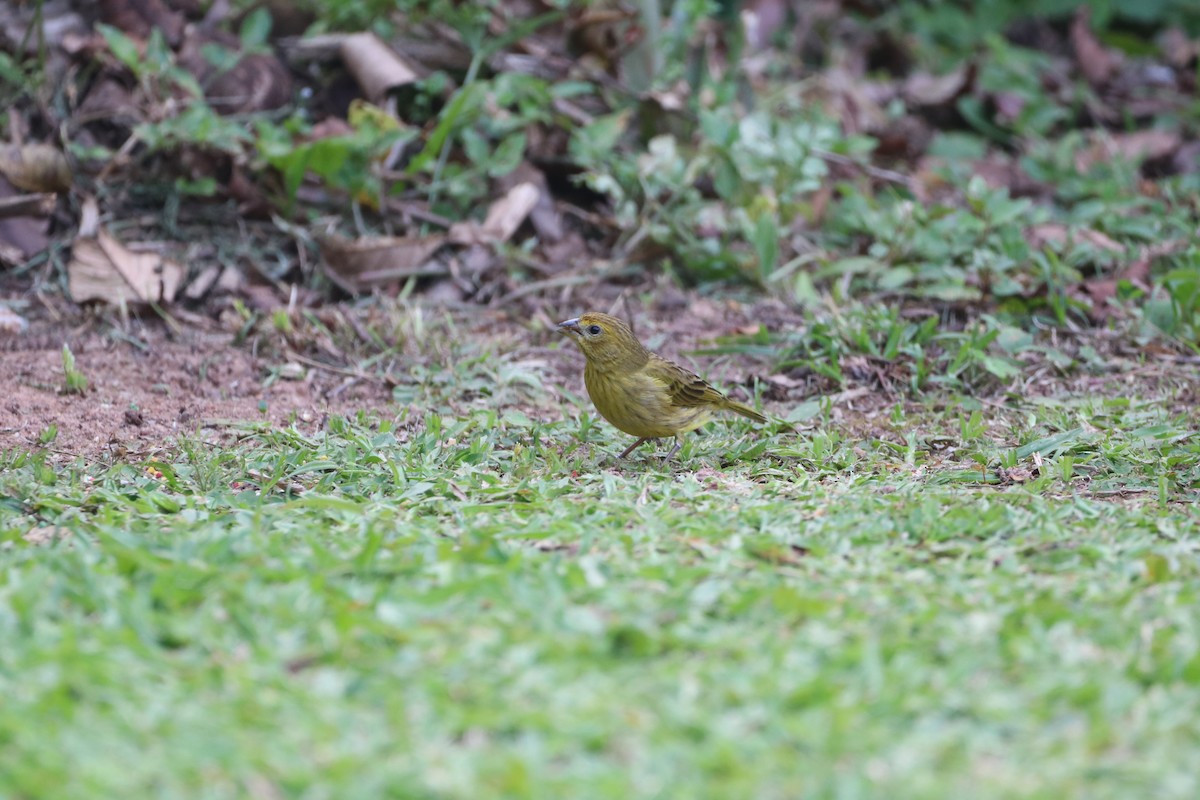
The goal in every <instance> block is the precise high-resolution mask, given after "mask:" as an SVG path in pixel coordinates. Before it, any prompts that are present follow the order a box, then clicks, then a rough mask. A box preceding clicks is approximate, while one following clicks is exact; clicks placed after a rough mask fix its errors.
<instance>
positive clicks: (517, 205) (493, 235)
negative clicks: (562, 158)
mask: <svg viewBox="0 0 1200 800" xmlns="http://www.w3.org/2000/svg"><path fill="white" fill-rule="evenodd" d="M540 196H541V192H539V191H538V188H537V187H536V186H534V185H533V184H532V183H518V184H517V185H516V186H514V187H513V188H511V189H509V190H508V192H507V193H506V194H505V195H504V196H503V197H501V198H500V199H498V200H496V201H495V202H494V203H492V205H491V206H490V207H489V208H488V213H487V217H486V218H485V219H484V221H483V224H482V225H481V224H479V223H477V222H456V223H454V225H452V226H450V235H449V240H450V241H451V242H452V243H454V244H461V245H468V244H496V243H500V242H507V241H508V240H509V239H511V238H512V236H513V234H514V233H516V232H517V229H518V228H520V227H521V223H522V222H524V221H525V218H526V217H528V216H529V212H531V211H533V208H534V206H536V205H537V202H538V198H539V197H540Z"/></svg>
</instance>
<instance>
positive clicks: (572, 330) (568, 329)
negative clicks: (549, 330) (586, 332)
mask: <svg viewBox="0 0 1200 800" xmlns="http://www.w3.org/2000/svg"><path fill="white" fill-rule="evenodd" d="M555 330H557V331H558V332H559V333H562V334H566V335H567V336H582V335H583V328H581V327H579V317H576V318H575V319H568V320H565V321H563V322H560V323H558V325H557V326H556V327H555Z"/></svg>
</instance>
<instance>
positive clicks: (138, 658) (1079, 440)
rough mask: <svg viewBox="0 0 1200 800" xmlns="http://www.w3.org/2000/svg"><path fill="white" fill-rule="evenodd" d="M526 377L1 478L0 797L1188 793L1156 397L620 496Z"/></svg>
mask: <svg viewBox="0 0 1200 800" xmlns="http://www.w3.org/2000/svg"><path fill="white" fill-rule="evenodd" d="M479 347H481V348H486V345H482V344H481V345H479ZM479 353H480V354H486V349H482V350H480V351H479ZM522 363H524V362H519V361H513V360H512V359H510V358H509V357H507V356H505V354H503V353H494V354H491V355H490V357H488V358H486V359H476V358H465V359H463V361H462V362H461V365H460V366H459V368H458V369H457V370H455V372H454V380H455V381H457V383H455V384H454V385H455V386H463V385H475V384H478V383H479V382H480V381H481V380H482V379H481V378H480V375H483V374H487V375H493V376H494V375H501V374H503V375H509V376H510V377H512V376H513V375H516V376H517V377H516V378H515V379H513V380H510V381H508V382H507V383H505V382H496V381H495V380H494V378H493V379H488V380H491V381H492V383H493V385H494V386H495V394H494V396H493V397H492V398H490V399H489V398H479V399H477V400H476V401H475V402H473V403H468V404H458V405H455V403H454V402H453V401H452V400H447V399H446V398H447V397H452V396H455V392H454V391H450V392H447V387H446V383H445V380H446V379H445V377H444V376H443V379H441V380H440V381H434V380H433V379H432V378H430V377H428V376H426V377H425V378H421V377H420V375H418V379H415V380H414V382H413V383H411V384H409V385H407V386H405V387H401V390H398V394H403V395H404V397H405V399H406V400H408V401H410V402H411V403H412V405H410V406H409V407H408V408H409V409H410V410H408V411H401V412H400V413H399V415H398V416H389V415H387V414H381V415H366V414H364V415H362V416H361V417H360V418H357V419H345V418H341V417H335V418H333V419H331V420H329V422H328V425H327V426H326V429H325V430H324V431H322V432H309V433H305V432H301V430H300V429H298V428H293V429H287V428H280V427H274V428H272V427H268V426H260V427H253V426H251V427H245V428H242V429H240V433H239V436H238V441H237V442H236V443H234V444H232V445H231V444H228V443H226V444H214V443H212V442H205V441H203V440H201V439H200V438H199V437H196V438H185V439H184V440H182V441H181V442H180V444H179V447H178V449H177V450H175V451H172V452H174V456H173V457H171V458H167V459H164V460H161V461H157V462H152V463H148V464H147V463H113V464H107V465H106V464H96V463H84V462H76V463H74V464H71V465H68V466H65V467H64V466H62V465H60V464H57V463H55V462H54V461H52V460H51V458H50V456H49V455H48V454H47V453H46V452H45V451H40V452H33V453H17V452H9V453H8V454H6V455H4V463H3V467H4V469H3V470H2V471H0V541H2V542H3V549H2V550H0V639H2V640H3V641H4V646H3V647H2V648H0V696H3V697H4V698H5V701H4V712H3V713H2V714H0V745H2V746H0V775H4V776H6V778H5V782H4V785H5V792H4V794H5V795H6V796H8V797H14V798H33V797H38V798H55V797H71V798H81V797H113V796H122V795H124V796H161V797H172V796H185V797H213V798H217V797H264V798H274V797H306V798H307V797H313V798H315V797H385V796H387V797H459V798H473V797H531V798H536V797H546V798H557V797H688V798H694V797H755V798H770V797H776V798H792V797H800V796H811V797H826V796H828V797H890V798H896V797H913V798H918V797H919V798H926V797H959V796H972V797H1013V796H1020V797H1047V798H1049V797H1055V798H1059V797H1085V796H1086V797H1130V796H1141V797H1150V796H1154V797H1181V798H1182V797H1192V796H1195V794H1196V793H1197V791H1200V785H1198V784H1200V780H1198V778H1197V772H1196V770H1195V768H1194V763H1193V762H1194V755H1195V753H1196V751H1197V747H1198V746H1200V722H1198V721H1197V720H1200V610H1198V609H1200V603H1198V600H1200V597H1198V596H1197V595H1198V590H1197V586H1200V583H1198V582H1197V572H1198V570H1197V566H1196V564H1197V561H1196V549H1197V542H1198V540H1197V538H1196V535H1195V529H1196V524H1197V514H1196V511H1195V507H1194V500H1195V496H1196V492H1195V486H1196V485H1197V482H1198V481H1200V448H1198V447H1197V444H1196V441H1195V437H1194V430H1195V418H1194V414H1192V413H1190V412H1189V410H1188V409H1189V408H1190V406H1189V405H1188V402H1189V401H1188V400H1187V398H1188V396H1189V395H1187V391H1189V390H1190V389H1189V388H1188V382H1187V381H1183V382H1176V384H1175V385H1172V384H1171V383H1170V382H1160V383H1158V384H1155V383H1151V382H1143V383H1138V384H1134V385H1132V386H1127V387H1126V388H1125V390H1124V391H1123V392H1122V396H1117V395H1116V393H1115V392H1111V391H1110V392H1109V393H1108V394H1107V396H1105V395H1103V394H1097V393H1091V394H1089V395H1088V396H1086V397H1084V396H1082V395H1072V394H1070V393H1066V392H1059V393H1057V394H1055V395H1053V396H1051V397H1049V398H1047V399H1042V400H1034V399H1030V400H1025V401H1020V402H1016V401H1004V400H999V401H990V400H989V401H988V403H986V404H984V405H982V406H981V408H983V413H982V414H980V413H979V412H972V411H970V410H969V409H967V410H964V409H963V407H962V405H961V404H960V403H958V402H957V401H954V400H953V398H951V397H950V396H948V395H937V394H925V395H920V396H917V397H916V398H910V399H908V400H902V401H897V404H896V406H895V408H893V409H891V410H889V411H885V412H884V413H881V414H879V415H878V416H877V418H874V419H873V420H872V421H871V422H870V423H869V424H865V423H861V421H860V423H858V424H850V423H849V422H848V421H847V420H848V419H849V418H847V417H841V416H838V415H837V414H836V413H834V412H836V409H831V408H830V407H829V406H828V405H826V406H825V407H824V409H823V410H822V409H820V408H817V409H813V408H809V411H811V412H812V413H811V414H807V413H793V418H795V417H805V418H804V419H798V420H797V425H798V429H797V430H796V431H788V430H787V429H786V427H785V426H783V425H775V424H773V425H771V426H767V427H766V428H765V429H759V430H756V429H754V428H753V427H752V426H750V425H749V424H747V423H745V421H743V420H735V421H731V422H727V423H726V422H722V423H720V424H717V425H714V426H710V428H709V429H708V430H707V431H706V433H705V435H703V436H700V437H696V438H695V439H693V440H692V441H691V442H690V443H689V446H688V447H686V448H685V449H684V451H683V453H682V454H681V456H680V458H679V460H678V462H676V463H674V464H670V465H663V464H661V463H660V462H658V461H657V460H656V459H654V458H652V452H651V451H650V450H649V449H647V450H646V451H645V452H640V453H639V454H637V455H636V456H635V457H633V458H632V459H630V460H629V461H628V462H625V463H621V464H615V463H613V462H612V459H611V455H606V454H612V453H615V452H618V451H619V449H620V448H622V447H623V446H624V444H625V443H626V442H625V438H624V437H623V436H621V435H620V434H617V433H616V432H615V431H613V430H612V429H611V428H610V427H609V426H607V425H606V424H604V423H602V422H597V420H596V419H595V417H594V416H593V415H592V414H591V413H590V412H591V410H590V407H589V406H587V405H586V401H584V405H582V406H580V407H579V408H573V407H570V406H569V405H568V406H566V407H562V406H560V403H561V400H560V398H561V397H562V396H563V395H562V393H561V392H560V390H559V389H558V388H557V387H555V386H554V385H553V383H550V384H547V385H546V386H530V381H527V380H523V379H521V378H520V375H521V374H523V373H522V371H521V370H522V369H524V367H522V366H521V364H522ZM422 374H423V373H422ZM484 383H487V380H484ZM565 388H566V389H567V390H572V389H573V390H575V391H578V386H577V385H572V384H567V385H566V386H565ZM458 396H461V394H459V395H458ZM517 400H519V401H520V402H516V401H517ZM510 401H513V402H510ZM492 403H497V404H498V405H499V406H500V407H501V408H502V409H503V410H501V411H491V410H488V408H487V406H488V405H490V404H492ZM522 404H524V407H525V408H526V409H527V410H528V412H529V413H524V412H522V411H521V410H520V408H521V406H522ZM556 406H557V407H560V408H562V412H563V415H564V417H565V419H564V420H562V421H547V422H539V421H538V420H540V419H551V418H552V417H554V416H555V415H554V414H549V415H547V414H544V413H541V412H539V411H537V409H539V408H547V407H551V408H552V407H556ZM417 408H426V409H430V410H428V411H416V410H413V409H417ZM773 410H774V411H776V412H777V413H786V412H787V409H781V408H774V409H773Z"/></svg>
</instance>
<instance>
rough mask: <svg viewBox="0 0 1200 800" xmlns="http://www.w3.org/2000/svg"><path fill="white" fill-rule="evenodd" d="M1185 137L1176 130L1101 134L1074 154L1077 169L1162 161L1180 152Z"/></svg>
mask: <svg viewBox="0 0 1200 800" xmlns="http://www.w3.org/2000/svg"><path fill="white" fill-rule="evenodd" d="M1182 143H1183V137H1182V136H1181V135H1180V134H1179V133H1178V132H1176V131H1168V130H1160V129H1157V128H1154V129H1150V130H1144V131H1134V132H1132V133H1102V134H1098V135H1096V136H1095V137H1094V138H1093V141H1092V144H1091V145H1090V146H1089V147H1087V148H1085V149H1083V150H1080V151H1079V152H1078V153H1076V154H1075V169H1077V170H1078V171H1079V172H1087V171H1089V170H1090V169H1091V168H1092V167H1093V166H1095V165H1096V164H1099V163H1102V162H1108V161H1114V160H1122V161H1129V162H1132V163H1134V164H1140V163H1141V162H1143V161H1152V160H1157V159H1163V158H1167V157H1168V156H1170V155H1171V154H1172V153H1174V152H1175V151H1176V150H1178V149H1179V147H1180V145H1181V144H1182Z"/></svg>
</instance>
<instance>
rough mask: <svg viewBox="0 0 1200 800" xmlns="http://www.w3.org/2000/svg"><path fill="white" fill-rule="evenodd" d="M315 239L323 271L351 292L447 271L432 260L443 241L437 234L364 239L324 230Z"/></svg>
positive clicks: (441, 273) (442, 273)
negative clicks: (319, 251)
mask: <svg viewBox="0 0 1200 800" xmlns="http://www.w3.org/2000/svg"><path fill="white" fill-rule="evenodd" d="M318 243H319V244H320V247H321V256H322V261H323V263H324V265H325V274H326V275H328V276H329V278H330V280H332V281H333V282H334V283H336V284H337V285H338V286H339V287H341V288H342V289H343V290H345V291H346V292H349V293H350V294H358V293H359V292H361V291H363V290H365V289H368V288H370V287H372V286H379V285H381V284H384V283H390V282H392V281H397V280H403V279H405V278H411V277H431V276H435V275H445V274H446V273H447V270H446V267H445V266H444V265H442V264H438V263H436V262H433V261H431V259H432V258H433V254H434V253H436V252H437V251H438V250H439V249H440V248H441V247H442V245H444V244H445V243H446V237H445V236H443V235H440V234H439V235H435V236H384V237H377V238H366V239H347V238H345V237H344V236H338V235H336V234H327V235H325V236H321V237H318Z"/></svg>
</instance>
